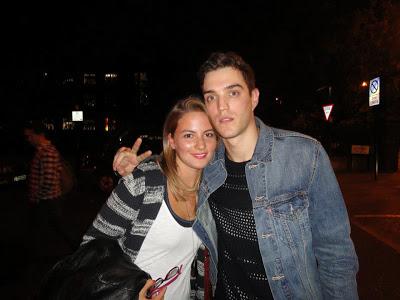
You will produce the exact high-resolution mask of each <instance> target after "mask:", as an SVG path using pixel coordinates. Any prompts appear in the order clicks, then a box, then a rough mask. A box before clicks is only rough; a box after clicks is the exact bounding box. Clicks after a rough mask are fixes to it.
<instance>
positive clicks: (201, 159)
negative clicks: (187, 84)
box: [83, 97, 217, 299]
mask: <svg viewBox="0 0 400 300" xmlns="http://www.w3.org/2000/svg"><path fill="white" fill-rule="evenodd" d="M216 144H217V141H216V134H215V133H214V130H213V128H212V126H211V124H210V122H209V119H208V117H207V114H206V112H205V107H204V104H203V103H202V101H201V100H200V99H198V98H196V97H189V98H187V99H184V100H181V101H179V102H178V103H177V104H176V105H175V106H174V107H173V108H172V110H171V111H170V113H169V114H168V116H167V118H166V120H165V123H164V129H163V153H162V154H161V156H160V157H158V158H157V159H155V158H154V159H152V158H150V159H148V160H146V161H144V162H142V163H141V164H140V165H139V166H138V167H137V168H136V170H135V171H134V172H133V173H132V174H130V175H128V176H125V177H123V178H122V179H121V180H120V183H119V184H118V186H117V187H116V188H115V189H114V191H113V192H112V193H111V195H110V197H109V198H108V200H107V203H106V204H105V205H104V206H103V207H102V209H101V210H100V212H99V214H98V215H97V217H96V219H95V220H94V222H93V224H92V225H91V227H90V228H89V230H88V231H87V233H86V234H85V235H84V237H83V243H86V242H88V241H90V240H92V239H96V238H111V239H117V240H118V243H119V245H120V246H121V248H122V249H123V251H124V252H125V253H126V254H128V255H129V257H130V258H131V260H132V262H134V263H135V264H136V265H138V266H139V267H140V268H141V269H143V270H144V271H146V272H147V273H149V274H150V275H151V277H152V278H153V279H158V278H162V279H160V280H158V281H157V284H160V285H161V286H163V284H167V285H168V287H167V289H166V291H165V289H159V290H157V289H156V290H155V293H154V294H153V295H152V296H151V297H152V298H153V299H162V296H163V295H164V293H165V295H164V297H165V299H189V298H190V293H191V291H190V272H191V265H192V262H193V260H194V258H195V256H196V253H197V250H198V249H199V247H200V244H201V242H200V240H199V238H198V237H197V236H196V234H195V233H194V231H193V230H192V223H193V221H194V219H195V217H196V202H197V191H198V187H199V182H200V177H201V172H202V169H203V168H204V167H205V166H206V165H207V163H208V162H209V161H210V159H211V158H212V157H213V155H214V150H215V147H216ZM153 283H154V281H148V282H147V283H146V285H145V286H144V288H143V289H142V291H141V292H140V294H139V299H146V292H148V288H149V287H150V285H152V284H153ZM157 292H158V295H157Z"/></svg>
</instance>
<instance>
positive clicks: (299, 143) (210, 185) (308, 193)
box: [114, 52, 358, 299]
mask: <svg viewBox="0 0 400 300" xmlns="http://www.w3.org/2000/svg"><path fill="white" fill-rule="evenodd" d="M199 77H200V83H201V88H202V90H203V94H204V100H205V103H206V107H207V112H208V115H209V117H210V120H211V122H212V124H213V126H214V127H215V129H216V131H217V132H218V134H219V135H220V137H221V140H222V143H220V145H219V147H218V149H217V151H216V153H215V157H214V159H213V160H212V161H211V162H210V163H209V165H208V166H207V167H206V168H205V169H204V171H203V178H202V182H201V186H200V192H199V198H198V209H197V220H196V222H195V223H194V225H193V229H194V230H195V231H196V233H197V234H198V236H199V237H200V239H201V240H202V241H203V243H204V244H205V245H206V246H207V248H208V249H209V252H210V279H211V283H212V286H213V289H214V291H215V294H214V295H215V298H216V299H358V295H357V284H356V273H357V271H358V260H357V255H356V253H355V250H354V246H353V243H352V241H351V238H350V225H349V220H348V216H347V211H346V207H345V204H344V201H343V197H342V194H341V191H340V188H339V185H338V183H337V180H336V177H335V175H334V172H333V170H332V167H331V164H330V162H329V158H328V156H327V154H326V152H325V151H324V149H323V147H322V146H321V144H320V143H319V142H318V141H316V140H315V139H313V138H310V137H308V136H305V135H302V134H300V133H296V132H291V131H285V130H281V129H276V128H272V127H269V126H266V125H265V124H264V123H263V122H262V121H261V120H260V119H258V118H257V117H255V115H254V109H255V108H256V106H257V104H258V98H259V91H258V89H257V88H256V87H255V79H254V73H253V70H252V68H251V67H250V66H249V65H248V64H247V63H246V62H244V61H243V59H242V58H241V57H240V56H238V55H236V54H235V53H232V52H228V53H214V54H212V55H211V56H210V57H209V59H208V60H207V61H206V62H205V63H204V64H203V65H202V66H201V68H200V71H199ZM137 146H138V145H137V144H136V145H135V146H134V148H133V150H134V151H133V152H134V153H135V152H136V151H137ZM117 156H118V155H117ZM121 159H122V158H121V157H120V158H119V159H117V160H116V162H117V163H119V162H121ZM126 165H127V163H126V162H125V167H126ZM122 167H123V164H121V170H122ZM114 169H118V166H116V164H114Z"/></svg>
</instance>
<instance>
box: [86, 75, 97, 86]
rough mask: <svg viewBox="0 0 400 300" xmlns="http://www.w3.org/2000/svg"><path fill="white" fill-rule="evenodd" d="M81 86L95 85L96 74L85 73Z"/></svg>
mask: <svg viewBox="0 0 400 300" xmlns="http://www.w3.org/2000/svg"><path fill="white" fill-rule="evenodd" d="M83 84H84V85H96V74H94V73H85V74H84V75H83Z"/></svg>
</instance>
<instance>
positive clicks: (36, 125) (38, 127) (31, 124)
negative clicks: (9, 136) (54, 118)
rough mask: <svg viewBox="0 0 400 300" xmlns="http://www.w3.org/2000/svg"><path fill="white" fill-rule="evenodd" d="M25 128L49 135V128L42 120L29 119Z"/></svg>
mask: <svg viewBox="0 0 400 300" xmlns="http://www.w3.org/2000/svg"><path fill="white" fill-rule="evenodd" d="M24 129H31V130H32V131H33V132H34V133H36V134H44V135H47V128H46V126H45V124H44V123H43V122H42V121H40V120H29V121H27V122H26V123H25V125H24Z"/></svg>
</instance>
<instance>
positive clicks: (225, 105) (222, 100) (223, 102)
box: [218, 97, 228, 110]
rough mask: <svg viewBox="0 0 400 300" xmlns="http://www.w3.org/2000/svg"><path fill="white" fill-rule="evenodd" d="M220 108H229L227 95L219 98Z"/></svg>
mask: <svg viewBox="0 0 400 300" xmlns="http://www.w3.org/2000/svg"><path fill="white" fill-rule="evenodd" d="M218 109H219V110H226V109H228V101H227V99H226V98H225V97H220V98H219V99H218Z"/></svg>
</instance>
